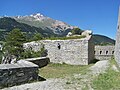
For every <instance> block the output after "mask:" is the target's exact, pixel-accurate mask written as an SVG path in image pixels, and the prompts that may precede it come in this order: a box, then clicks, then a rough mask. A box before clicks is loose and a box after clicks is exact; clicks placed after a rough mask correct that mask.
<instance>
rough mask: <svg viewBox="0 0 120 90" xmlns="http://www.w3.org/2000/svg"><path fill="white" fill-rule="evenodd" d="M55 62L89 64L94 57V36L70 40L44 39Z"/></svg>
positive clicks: (51, 59) (51, 60)
mask: <svg viewBox="0 0 120 90" xmlns="http://www.w3.org/2000/svg"><path fill="white" fill-rule="evenodd" d="M41 42H42V43H43V44H44V45H45V48H46V49H47V50H48V57H49V58H50V62H53V63H66V64H72V65H88V64H89V63H90V62H92V60H93V59H94V45H93V43H92V36H91V35H90V36H88V37H86V38H82V39H70V40H43V41H41Z"/></svg>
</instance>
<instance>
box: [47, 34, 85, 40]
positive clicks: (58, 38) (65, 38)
mask: <svg viewBox="0 0 120 90" xmlns="http://www.w3.org/2000/svg"><path fill="white" fill-rule="evenodd" d="M85 37H86V36H84V35H81V36H71V37H50V38H46V39H49V40H68V39H81V38H85Z"/></svg>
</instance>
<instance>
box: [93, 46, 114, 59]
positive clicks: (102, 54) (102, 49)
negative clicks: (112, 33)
mask: <svg viewBox="0 0 120 90" xmlns="http://www.w3.org/2000/svg"><path fill="white" fill-rule="evenodd" d="M114 51H115V46H110V45H108V46H99V45H97V46H95V51H94V53H95V58H96V59H99V60H110V59H111V57H112V56H113V55H114Z"/></svg>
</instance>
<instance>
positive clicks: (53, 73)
mask: <svg viewBox="0 0 120 90" xmlns="http://www.w3.org/2000/svg"><path fill="white" fill-rule="evenodd" d="M90 66H91V65H87V66H80V65H67V64H49V65H48V66H46V67H44V68H42V69H40V71H39V74H40V76H42V77H44V78H46V79H48V78H65V77H67V76H71V75H73V74H80V73H82V74H84V73H86V72H87V68H88V67H90Z"/></svg>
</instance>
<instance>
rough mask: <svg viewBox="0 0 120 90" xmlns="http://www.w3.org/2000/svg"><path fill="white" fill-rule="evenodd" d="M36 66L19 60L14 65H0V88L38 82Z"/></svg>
mask: <svg viewBox="0 0 120 90" xmlns="http://www.w3.org/2000/svg"><path fill="white" fill-rule="evenodd" d="M38 69H39V67H38V65H35V64H33V63H31V62H28V61H24V60H20V61H18V62H17V63H16V64H0V88H3V87H8V86H14V85H18V84H24V83H28V82H31V81H34V80H38V78H39V76H38Z"/></svg>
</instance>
